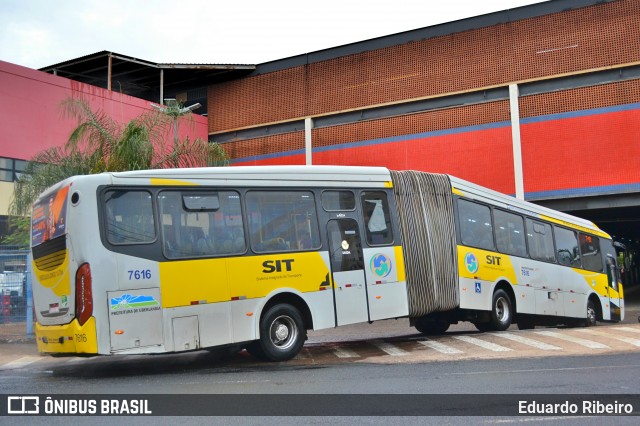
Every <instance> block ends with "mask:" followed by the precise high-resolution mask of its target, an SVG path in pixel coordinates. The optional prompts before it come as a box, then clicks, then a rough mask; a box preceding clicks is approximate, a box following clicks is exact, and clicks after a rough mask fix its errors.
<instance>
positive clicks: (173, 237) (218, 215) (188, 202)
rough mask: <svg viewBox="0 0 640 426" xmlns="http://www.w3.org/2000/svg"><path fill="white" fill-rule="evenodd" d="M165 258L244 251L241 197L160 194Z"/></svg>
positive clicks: (206, 193)
mask: <svg viewBox="0 0 640 426" xmlns="http://www.w3.org/2000/svg"><path fill="white" fill-rule="evenodd" d="M158 204H159V207H160V220H161V221H162V228H161V229H162V231H163V240H164V245H163V247H164V253H165V256H166V257H167V258H170V259H180V258H189V257H208V256H220V255H230V254H240V253H243V252H244V251H245V243H244V228H243V225H242V213H241V209H240V195H239V194H238V193H237V192H234V191H192V190H191V191H189V192H182V191H162V192H161V193H160V194H159V195H158Z"/></svg>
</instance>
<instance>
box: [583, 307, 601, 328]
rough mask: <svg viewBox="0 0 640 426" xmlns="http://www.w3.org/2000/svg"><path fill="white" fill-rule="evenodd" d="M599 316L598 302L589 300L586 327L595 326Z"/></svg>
mask: <svg viewBox="0 0 640 426" xmlns="http://www.w3.org/2000/svg"><path fill="white" fill-rule="evenodd" d="M597 320H598V316H597V315H596V304H595V303H593V301H592V300H589V301H588V302H587V317H586V318H585V321H584V325H585V327H593V326H594V325H596V323H597Z"/></svg>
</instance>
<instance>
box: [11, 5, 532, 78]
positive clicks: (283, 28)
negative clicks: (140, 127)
mask: <svg viewBox="0 0 640 426" xmlns="http://www.w3.org/2000/svg"><path fill="white" fill-rule="evenodd" d="M540 2H541V1H540V0H538V1H535V0H466V1H463V0H438V1H435V0H384V1H381V0H367V1H359V0H358V1H347V0H341V1H340V0H324V1H315V2H313V1H304V0H295V1H294V0H271V1H265V0H262V1H256V0H241V1H234V0H58V1H51V0H0V60H2V61H6V62H11V63H14V64H18V65H23V66H26V67H30V68H36V69H37V68H42V67H46V66H49V65H54V64H57V63H60V62H64V61H67V60H71V59H75V58H78V57H81V56H85V55H89V54H92V53H96V52H100V51H103V50H107V51H111V52H116V53H120V54H122V55H126V56H132V57H135V58H139V59H143V60H146V61H150V62H156V63H191V64H193V63H199V64H260V63H264V62H269V61H274V60H278V59H283V58H287V57H290V56H294V55H299V54H304V53H309V52H314V51H317V50H322V49H327V48H331V47H336V46H341V45H344V44H348V43H353V42H357V41H362V40H367V39H371V38H375V37H381V36H385V35H390V34H395V33H399V32H403V31H408V30H413V29H416V28H422V27H428V26H431V25H436V24H441V23H446V22H451V21H455V20H459V19H464V18H468V17H472V16H477V15H482V14H486V13H491V12H496V11H501V10H506V9H510V8H515V7H519V6H523V5H527V4H532V3H540Z"/></svg>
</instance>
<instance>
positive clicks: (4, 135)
mask: <svg viewBox="0 0 640 426" xmlns="http://www.w3.org/2000/svg"><path fill="white" fill-rule="evenodd" d="M72 96H73V97H81V98H82V99H84V100H86V101H87V102H89V104H90V105H91V107H92V109H93V110H94V111H95V110H98V109H100V110H102V111H104V112H105V113H107V114H109V115H110V116H111V117H112V118H113V119H114V120H116V121H119V122H121V123H126V122H127V121H129V120H131V119H132V118H135V117H137V116H139V115H140V114H142V113H143V112H144V111H147V110H150V109H151V107H150V106H149V102H148V101H145V100H143V99H138V98H134V97H131V96H127V95H121V94H120V93H118V92H109V91H107V90H105V89H101V88H98V87H95V86H91V85H88V84H83V83H79V82H77V81H72V80H68V79H66V78H62V77H57V76H54V75H51V74H47V73H44V72H41V71H37V70H33V69H31V68H25V67H21V66H19V65H15V64H11V63H8V62H2V61H0V123H1V128H2V132H1V133H0V157H9V158H17V159H22V160H28V159H30V158H31V157H32V156H33V155H34V154H35V153H36V152H38V151H41V150H43V149H45V148H48V147H52V146H60V145H64V143H65V142H66V141H67V139H68V137H69V134H70V133H71V131H72V130H73V128H74V127H76V126H77V121H75V120H73V119H69V118H63V116H62V114H61V111H62V110H61V108H60V102H61V101H63V100H64V99H67V98H69V97H72ZM193 117H194V124H193V125H191V124H190V123H181V124H180V136H181V137H185V136H189V137H190V138H191V139H194V138H196V137H200V138H202V139H205V140H206V139H207V119H206V117H202V116H199V115H195V114H194V115H193Z"/></svg>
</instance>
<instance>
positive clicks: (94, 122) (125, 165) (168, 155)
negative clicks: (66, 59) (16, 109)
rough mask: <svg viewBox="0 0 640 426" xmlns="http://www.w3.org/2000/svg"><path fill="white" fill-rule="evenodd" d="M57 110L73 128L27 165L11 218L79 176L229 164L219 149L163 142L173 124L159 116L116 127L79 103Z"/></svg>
mask: <svg viewBox="0 0 640 426" xmlns="http://www.w3.org/2000/svg"><path fill="white" fill-rule="evenodd" d="M61 106H62V110H63V112H64V114H65V115H66V116H69V117H72V118H77V119H78V126H77V127H76V128H75V129H74V130H73V131H72V132H71V135H70V136H69V139H68V141H67V142H66V144H65V145H64V146H62V147H52V148H48V149H45V150H44V151H41V152H39V153H37V154H36V155H35V156H34V157H33V158H32V159H31V160H30V161H29V162H27V164H26V166H25V170H24V173H22V175H21V176H20V177H19V178H18V181H17V182H16V185H15V191H14V194H13V198H12V200H11V203H10V206H9V212H10V214H11V215H13V216H25V215H28V214H29V212H30V209H31V204H32V203H33V202H34V201H35V199H36V198H37V197H38V195H39V194H40V193H41V192H42V191H44V190H45V189H47V188H48V187H49V186H51V185H53V184H55V183H57V182H59V181H61V180H63V179H66V178H68V177H70V176H74V175H78V174H92V173H102V172H114V171H126V170H144V169H154V168H170V167H204V166H224V165H227V164H228V157H227V154H226V153H225V151H224V150H223V149H222V147H221V146H220V145H218V144H215V143H209V142H208V141H205V140H203V139H200V138H197V139H194V140H191V139H189V138H188V137H187V138H185V139H183V140H177V141H176V143H175V144H174V145H173V146H172V144H171V143H167V139H168V138H170V135H171V130H172V129H173V125H174V123H175V121H174V117H173V116H171V115H169V114H166V113H163V112H162V111H147V112H145V113H144V114H142V115H141V116H139V117H137V118H134V119H133V120H131V121H129V122H128V123H126V124H124V125H121V124H119V123H117V122H116V121H115V120H113V119H112V118H111V117H110V116H108V115H107V114H106V113H104V112H103V111H93V110H92V109H91V108H90V107H89V105H88V104H87V103H86V102H85V101H83V100H81V99H74V98H69V99H66V100H65V101H63V102H62V104H61ZM187 115H188V114H187Z"/></svg>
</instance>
